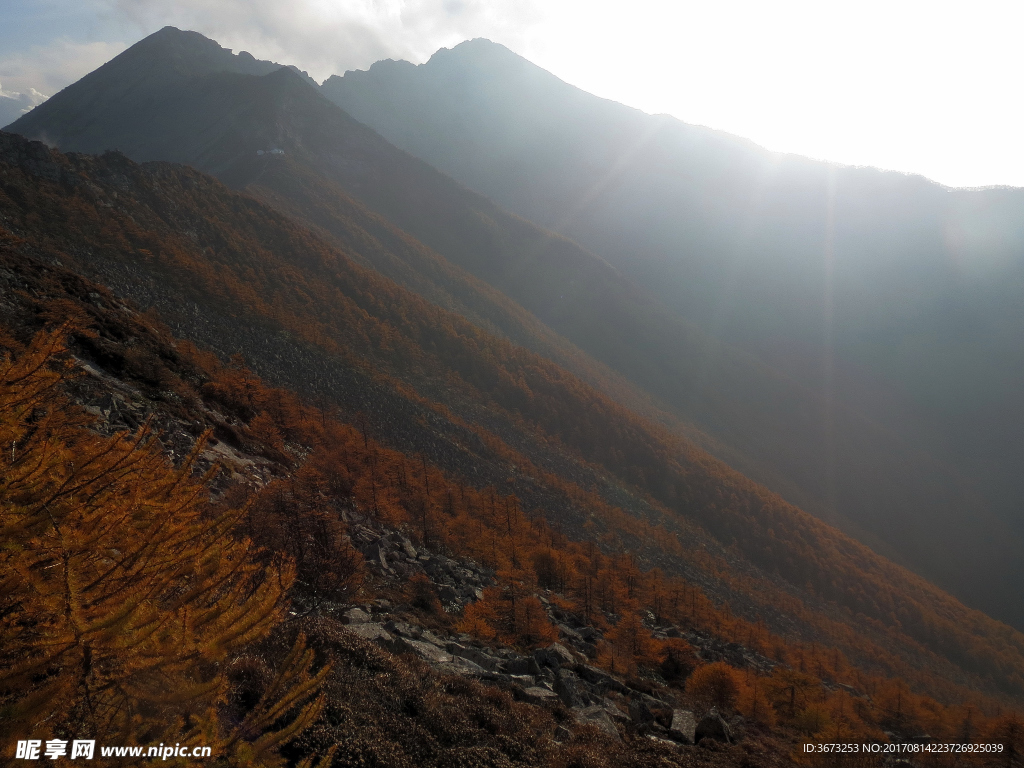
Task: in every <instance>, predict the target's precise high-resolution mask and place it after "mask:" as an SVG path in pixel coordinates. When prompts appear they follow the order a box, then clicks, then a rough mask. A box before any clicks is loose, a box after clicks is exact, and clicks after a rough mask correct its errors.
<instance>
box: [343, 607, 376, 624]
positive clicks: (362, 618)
mask: <svg viewBox="0 0 1024 768" xmlns="http://www.w3.org/2000/svg"><path fill="white" fill-rule="evenodd" d="M369 620H370V614H368V613H367V612H366V611H364V610H363V609H362V608H349V609H348V610H347V611H345V612H344V613H342V614H341V623H342V624H365V623H367V622H368V621H369Z"/></svg>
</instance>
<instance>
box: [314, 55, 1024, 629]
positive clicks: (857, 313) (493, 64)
mask: <svg viewBox="0 0 1024 768" xmlns="http://www.w3.org/2000/svg"><path fill="white" fill-rule="evenodd" d="M322 92H323V93H324V94H325V95H327V96H328V97H329V98H331V99H332V100H334V101H335V102H336V103H338V104H339V105H340V106H342V107H343V108H344V109H346V110H347V111H348V112H349V113H350V114H352V115H353V116H354V117H356V118H357V119H359V120H361V121H363V122H365V123H366V124H367V125H369V126H371V127H373V128H374V129H375V130H377V131H379V132H380V133H381V134H382V135H383V136H384V137H385V138H387V139H388V140H389V141H392V142H393V143H395V144H396V145H397V146H399V147H401V148H403V149H406V150H407V151H409V152H412V153H413V154H415V155H417V156H418V157H422V158H423V159H424V160H426V161H427V162H430V163H431V164H433V165H434V166H435V167H437V168H439V169H440V170H442V171H444V172H446V173H449V174H451V175H452V176H453V177H454V178H455V179H457V180H459V181H461V182H463V183H465V184H467V185H468V186H469V187H471V188H473V189H475V190H477V191H479V192H481V193H483V194H486V195H488V196H489V197H490V198H492V199H493V200H495V201H496V202H498V203H499V204H501V205H505V206H507V207H509V208H510V209H511V210H513V211H515V212H516V213H519V214H520V215H523V216H525V217H526V218H528V219H529V220H531V221H533V222H535V223H537V224H538V225H540V226H542V227H549V228H552V229H554V230H556V231H558V232H561V233H563V234H565V235H567V236H569V237H571V238H573V239H574V240H576V241H578V242H580V243H581V244H582V245H584V246H585V247H587V248H590V249H591V250H593V251H594V252H595V253H597V254H599V255H601V256H602V257H603V258H605V259H607V260H608V261H609V262H610V263H611V264H613V265H614V266H615V267H617V268H619V269H621V270H622V271H623V272H624V273H625V274H627V275H628V276H630V277H631V278H633V279H635V280H637V281H638V282H639V283H641V284H642V285H643V286H644V287H645V288H647V289H648V290H650V291H652V292H654V293H656V294H657V295H658V296H659V298H660V299H661V300H662V301H664V302H665V304H666V305H667V306H668V307H670V308H671V309H672V310H674V311H675V312H676V313H678V314H679V315H681V316H683V317H685V318H686V319H687V320H689V321H691V322H693V323H695V324H696V325H697V326H698V327H700V328H701V329H702V330H704V331H706V332H708V333H710V334H711V335H712V336H714V337H715V338H717V339H720V340H721V341H723V342H724V343H726V344H735V345H739V346H740V347H742V348H743V349H745V350H747V351H748V352H749V353H751V354H752V355H754V356H756V357H757V358H758V359H759V360H761V361H762V362H765V363H766V364H768V365H769V366H771V367H772V368H773V369H775V370H776V371H779V372H780V373H782V374H783V375H785V376H786V377H789V378H792V379H793V380H795V381H798V382H800V383H801V385H803V386H805V387H806V388H807V389H808V390H809V392H810V393H811V395H812V397H808V399H807V400H808V402H815V399H817V402H818V404H819V406H820V404H822V403H831V404H833V405H832V406H831V407H834V408H836V409H837V412H838V411H842V410H843V409H848V410H850V411H852V412H854V413H856V414H857V415H858V416H859V417H860V418H862V419H865V420H867V421H868V422H872V423H874V424H876V425H884V431H885V432H886V433H887V434H888V435H889V438H890V440H891V441H892V442H893V443H894V444H895V445H898V446H899V448H898V449H895V452H894V453H892V454H890V456H889V458H888V459H887V460H885V461H884V462H881V463H879V464H875V465H873V466H872V469H871V471H869V472H864V473H861V470H860V468H861V467H862V466H864V465H865V462H869V463H870V462H871V457H870V456H869V455H867V454H866V453H865V452H864V451H863V450H862V449H860V448H852V449H850V450H844V449H843V448H841V447H837V445H839V444H841V443H843V442H844V441H845V442H847V443H852V444H856V443H861V444H862V445H867V444H869V443H871V442H872V441H874V440H875V439H876V438H871V439H870V440H863V439H862V438H861V437H858V430H857V429H856V428H853V427H852V426H851V425H850V424H848V423H843V421H842V418H841V417H837V416H832V415H830V414H829V413H828V412H827V408H828V407H829V406H825V407H826V411H824V412H822V414H821V418H820V420H819V421H818V425H817V426H818V428H817V433H815V432H813V431H810V430H801V431H794V432H793V433H792V434H791V435H790V436H788V439H787V440H786V441H785V442H786V443H792V444H798V445H800V446H801V447H802V451H801V452H800V455H801V461H800V462H797V464H796V465H794V464H788V465H786V466H785V468H784V469H783V471H782V472H781V473H776V474H782V475H784V476H785V477H786V478H788V479H789V480H791V481H794V482H795V483H796V485H797V486H799V488H800V491H801V492H802V495H801V496H792V491H791V490H790V489H787V488H784V487H783V486H781V485H776V486H775V487H776V488H777V489H778V490H780V491H782V492H784V493H787V494H790V495H791V498H794V500H799V502H800V503H801V504H804V505H805V506H807V507H808V508H809V509H813V510H815V511H816V512H817V513H818V514H822V515H825V516H826V517H827V514H828V510H830V509H831V510H836V511H838V512H839V513H840V517H839V518H838V519H845V520H848V521H853V522H854V523H855V524H856V525H857V526H859V528H860V532H863V531H864V530H867V531H870V532H872V533H873V534H874V535H875V536H877V537H878V538H880V539H882V540H884V541H885V542H886V543H887V545H888V547H889V549H888V551H890V552H897V553H899V554H900V555H901V556H902V557H904V558H906V561H907V562H911V563H913V564H914V565H915V567H917V568H919V569H921V570H922V572H924V573H927V574H929V575H930V576H931V577H933V578H936V579H939V580H940V581H941V582H942V583H943V584H945V585H947V586H950V587H952V588H955V589H957V590H958V593H960V594H964V595H970V596H971V599H972V600H977V601H980V603H979V604H983V605H985V606H987V608H988V609H989V610H996V611H999V612H1000V615H1003V616H1012V617H1015V620H1016V621H1018V622H1020V621H1021V620H1022V615H1021V614H1020V612H1019V610H1018V609H1017V608H1015V607H1014V606H1013V605H1011V602H1012V599H1011V598H1009V596H1008V595H1006V596H1005V597H1002V598H998V599H997V600H992V599H991V589H992V586H993V581H995V582H997V583H1000V582H1001V583H1012V582H1013V581H1016V580H1019V578H1020V574H1018V573H1016V571H1015V570H1014V569H1013V568H1012V567H1011V568H1010V570H1004V571H1003V572H1002V574H1001V575H997V574H995V573H993V572H988V573H985V574H984V575H983V573H982V571H983V570H984V563H983V561H984V554H983V552H984V546H981V551H980V552H978V553H977V555H976V556H975V557H974V558H972V560H971V562H970V565H965V567H963V568H962V569H960V570H959V571H957V568H958V566H951V564H950V563H949V558H948V557H947V556H946V553H947V552H949V551H951V550H952V549H954V548H955V546H956V542H957V541H958V540H961V539H962V538H963V536H964V534H966V535H967V536H968V539H969V538H970V532H969V531H968V530H967V529H968V528H969V527H971V523H970V519H971V518H973V517H974V516H975V515H977V514H979V510H980V509H984V510H987V512H988V514H989V515H991V516H995V517H998V518H999V523H998V525H999V526H1000V527H1003V528H1006V529H1010V530H1012V531H1013V535H1014V536H1015V537H1019V536H1020V535H1021V533H1022V532H1024V528H1022V525H1024V523H1022V521H1021V518H1020V516H1019V514H1017V510H1016V499H1018V498H1019V497H1020V494H1021V492H1022V491H1024V486H1022V484H1021V477H1020V473H1019V472H1018V471H1017V467H1019V466H1020V463H1021V461H1022V460H1024V453H1022V448H1021V444H1020V441H1019V440H1017V439H1016V438H1015V435H1018V434H1019V433H1020V430H1021V428H1022V427H1024V412H1022V411H1021V409H1020V406H1019V402H1018V398H1017V397H1016V396H1015V394H1014V392H1015V391H1016V389H1017V388H1018V386H1019V379H1020V371H1021V370H1022V368H1024V345H1022V344H1021V342H1020V338H1021V335H1020V329H1021V328H1022V327H1024V316H1022V313H1021V310H1020V304H1019V302H1018V301H1017V298H1016V297H1017V296H1018V295H1019V291H1020V287H1021V286H1022V284H1024V192H1022V191H1021V190H1011V189H990V190H950V189H946V188H943V187H941V186H939V185H937V184H934V183H931V182H929V181H927V180H925V179H922V178H920V177H913V176H906V175H903V174H897V173H886V172H882V171H877V170H874V169H869V168H846V167H840V166H834V165H829V164H826V163H821V162H816V161H812V160H808V159H805V158H800V157H796V156H789V155H780V154H777V153H771V152H767V151H765V150H763V149H761V148H759V147H757V146H755V145H753V144H752V143H751V142H749V141H745V140H743V139H739V138H737V137H733V136H729V135H727V134H724V133H721V132H717V131H713V130H710V129H707V128H703V127H700V126H692V125H686V124H684V123H681V122H679V121H677V120H674V119H672V118H669V117H667V116H650V115H645V114H643V113H641V112H639V111H638V110H633V109H630V108H628V107H625V106H623V105H621V104H616V103H613V102H609V101H607V100H603V99H599V98H597V97H594V96H592V95H590V94H587V93H585V92H583V91H581V90H579V89H577V88H574V87H572V86H570V85H568V84H566V83H564V82H562V81H560V80H558V79H557V78H556V77H555V76H553V75H551V74H550V73H548V72H545V71H543V70H541V69H540V68H538V67H536V66H534V65H532V64H530V63H529V62H527V61H526V60H524V59H522V58H521V57H519V56H516V55H515V54H513V53H512V52H511V51H509V50H507V49H505V48H503V47H502V46H500V45H496V44H493V43H490V42H488V41H486V40H473V41H469V42H466V43H462V44H460V45H458V46H456V47H455V48H453V49H452V50H441V51H438V52H437V53H436V54H435V55H434V56H433V57H432V58H431V59H430V61H428V62H427V63H426V64H423V65H420V66H413V65H411V64H409V63H408V62H394V61H384V62H378V63H377V64H375V65H374V66H373V67H371V68H370V70H369V71H367V72H349V73H347V74H346V75H345V76H344V77H333V78H331V79H329V80H328V81H326V82H325V83H324V85H323V86H322ZM812 407H813V406H812ZM708 429H709V431H711V432H712V433H716V432H715V429H714V427H708ZM775 434H783V433H782V432H781V431H780V430H775ZM779 447H780V445H779V444H776V445H773V446H768V445H765V444H760V445H752V446H749V448H748V449H747V451H746V453H747V455H748V456H752V457H756V458H755V459H754V461H753V462H752V463H753V464H754V465H758V464H762V463H767V464H768V465H771V464H772V463H774V462H775V461H776V460H773V459H772V458H771V457H770V454H771V452H772V451H773V450H778V449H779ZM781 447H782V450H792V445H791V444H790V445H784V446H781ZM925 454H928V455H930V456H932V457H934V458H935V459H937V461H929V460H927V459H925V458H923V457H924V455H925ZM897 456H898V457H899V458H897ZM812 463H813V466H814V467H815V469H814V472H813V477H810V478H809V477H807V476H801V475H800V474H799V472H800V466H799V465H803V466H809V465H812ZM895 465H899V466H900V467H907V469H908V477H907V478H906V479H905V482H903V483H899V482H897V483H896V484H895V485H893V484H891V483H890V482H888V480H885V479H883V478H885V477H886V469H885V467H886V466H888V467H892V466H895ZM953 477H955V478H956V479H955V480H954V481H952V483H951V481H950V478H953ZM765 479H766V480H768V478H767V477H766V478H765ZM940 486H941V487H942V488H943V489H942V491H941V493H939V494H936V497H933V498H931V499H930V500H929V501H928V502H926V503H920V504H919V503H918V502H916V501H914V498H915V497H919V496H921V495H922V494H926V493H928V491H927V489H929V488H937V487H940ZM898 496H899V497H902V500H901V501H900V502H898V503H894V500H895V498H896V497H898ZM936 505H938V506H937V507H936ZM933 508H936V509H942V510H943V511H942V512H940V513H939V517H938V520H939V521H940V522H937V524H935V525H931V524H929V523H928V522H927V521H928V519H929V517H930V515H931V514H932V512H931V510H932V509H933ZM901 510H908V511H909V510H914V511H913V512H911V513H910V514H909V516H908V515H907V513H906V512H903V511H901ZM949 525H953V526H955V527H956V530H957V531H958V532H957V534H955V535H951V536H950V537H948V538H943V537H942V534H941V533H937V532H940V531H942V530H945V529H947V528H946V527H947V526H949ZM986 525H987V524H986ZM922 537H923V538H922ZM911 538H918V539H919V540H922V541H923V539H931V541H929V542H928V543H927V544H925V545H923V546H922V547H921V548H918V546H917V545H916V544H913V543H910V539H911ZM975 568H980V569H982V570H979V571H978V572H977V574H975V573H973V572H972V571H973V569H975Z"/></svg>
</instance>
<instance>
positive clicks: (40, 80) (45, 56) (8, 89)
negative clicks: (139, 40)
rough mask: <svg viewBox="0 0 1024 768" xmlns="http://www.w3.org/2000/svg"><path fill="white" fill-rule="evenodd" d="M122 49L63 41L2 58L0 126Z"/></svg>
mask: <svg viewBox="0 0 1024 768" xmlns="http://www.w3.org/2000/svg"><path fill="white" fill-rule="evenodd" d="M125 47H126V46H125V45H124V44H123V43H107V42H90V43H80V42H75V41H72V40H70V39H68V38H63V37H62V38H58V39H56V40H54V41H52V42H50V43H49V44H47V45H42V46H34V47H32V48H28V49H27V50H23V51H19V52H17V53H14V54H11V55H8V56H3V57H2V58H0V83H2V88H0V126H5V125H8V124H9V123H11V122H12V121H14V120H16V119H18V117H20V116H21V114H23V113H24V112H26V111H27V110H29V109H31V108H32V107H35V106H37V105H39V104H41V103H43V102H44V101H45V100H46V99H47V98H49V96H50V95H53V94H54V93H56V92H57V91H59V90H60V89H61V88H64V87H65V86H67V85H69V84H71V83H73V82H75V81H76V80H78V79H79V78H80V77H82V76H83V75H87V74H88V73H89V72H91V71H92V70H94V69H96V68H97V67H98V66H100V65H101V64H104V63H106V62H107V61H109V60H110V59H112V58H113V57H114V56H116V55H117V54H119V53H120V52H121V51H123V50H124V49H125ZM44 94H45V95H44Z"/></svg>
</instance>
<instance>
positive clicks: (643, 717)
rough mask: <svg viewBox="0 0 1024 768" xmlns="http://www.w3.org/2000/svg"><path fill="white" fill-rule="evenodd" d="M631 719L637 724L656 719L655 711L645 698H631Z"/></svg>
mask: <svg viewBox="0 0 1024 768" xmlns="http://www.w3.org/2000/svg"><path fill="white" fill-rule="evenodd" d="M629 719H630V720H632V721H633V722H634V723H636V724H637V725H643V724H645V723H649V722H651V721H652V720H654V713H653V712H651V709H650V707H648V706H647V704H646V703H645V702H644V700H643V699H641V698H639V697H637V698H634V699H630V700H629Z"/></svg>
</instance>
